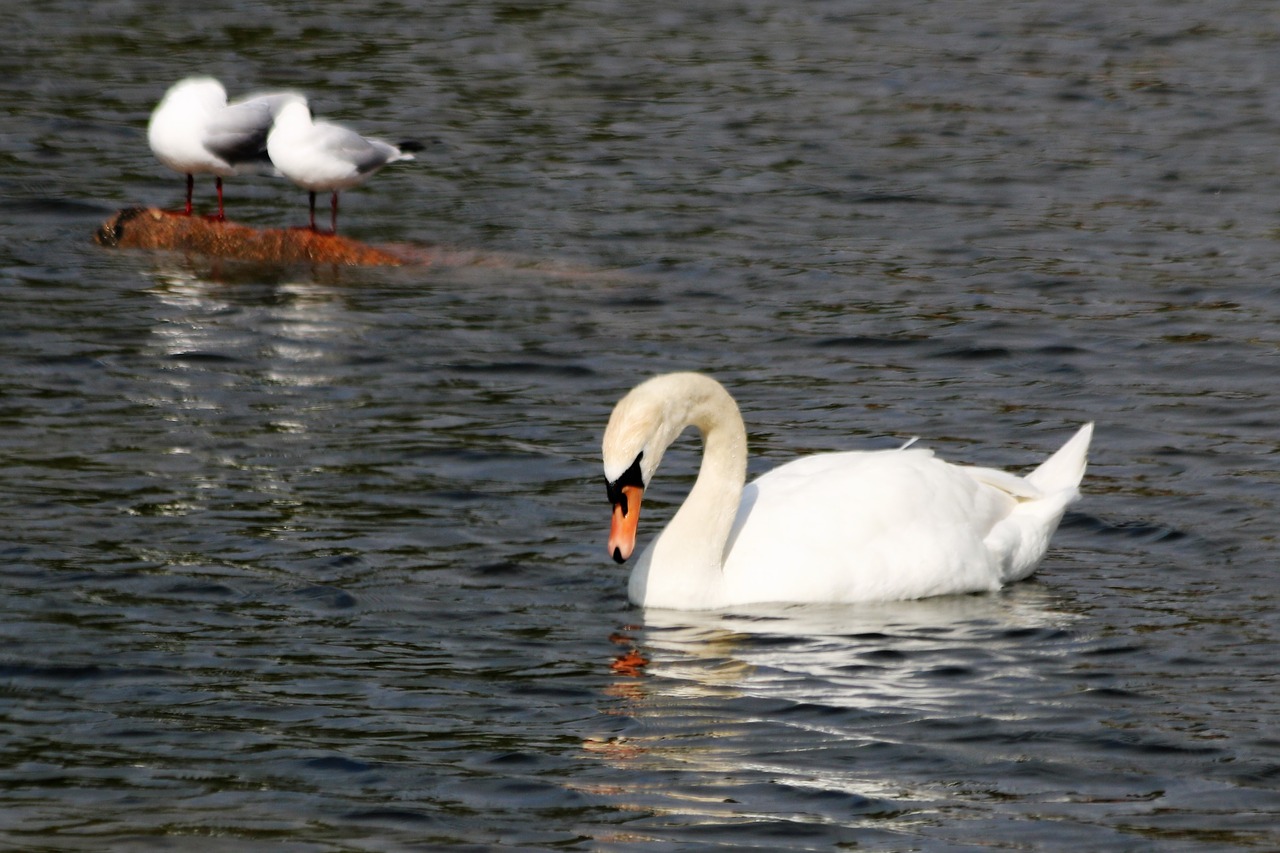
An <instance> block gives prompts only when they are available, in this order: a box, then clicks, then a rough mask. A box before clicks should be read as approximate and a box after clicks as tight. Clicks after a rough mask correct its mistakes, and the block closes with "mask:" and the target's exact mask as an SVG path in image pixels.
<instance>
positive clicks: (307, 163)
mask: <svg viewBox="0 0 1280 853" xmlns="http://www.w3.org/2000/svg"><path fill="white" fill-rule="evenodd" d="M417 147H418V146H417V144H416V143H406V142H402V143H400V145H398V146H397V145H392V144H391V143H390V142H383V141H382V140H381V139H369V138H367V137H364V136H361V135H360V134H358V133H356V132H355V131H353V130H348V129H347V128H345V127H342V126H341V125H337V124H331V123H330V122H326V121H313V120H312V118H311V110H310V109H309V108H308V107H307V104H306V103H305V102H303V101H298V102H295V103H291V104H287V105H285V107H284V108H283V109H281V110H280V113H279V115H277V116H276V120H275V125H274V126H273V127H272V129H271V134H270V136H268V137H267V152H268V153H269V154H270V155H271V162H272V163H274V164H275V166H276V168H277V169H279V170H280V174H282V175H284V176H285V177H286V178H288V179H289V180H291V181H293V182H294V183H295V184H297V185H298V186H300V187H302V188H303V189H304V190H308V191H309V192H310V199H311V228H312V230H314V229H315V227H316V193H317V192H320V191H326V192H332V193H333V201H332V211H333V213H332V217H333V218H332V227H333V230H334V231H337V229H338V191H339V190H345V189H350V188H351V187H354V186H356V185H357V184H362V183H364V182H365V181H367V180H368V179H369V178H371V177H373V174H374V173H375V172H377V171H378V170H379V169H381V168H382V167H383V166H385V165H387V164H388V163H395V162H396V161H398V160H412V159H413V155H412V154H410V153H409V152H410V151H411V150H414V149H416V148H417Z"/></svg>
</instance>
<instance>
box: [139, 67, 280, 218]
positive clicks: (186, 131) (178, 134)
mask: <svg viewBox="0 0 1280 853" xmlns="http://www.w3.org/2000/svg"><path fill="white" fill-rule="evenodd" d="M301 100H302V96H301V95H298V94H295V93H292V92H272V93H265V94H261V95H251V96H249V97H247V98H244V99H243V100H240V101H236V102H234V103H231V104H228V103H227V90H226V89H224V88H223V87H222V84H221V83H219V82H218V81H217V80H215V79H213V78H212V77H188V78H187V79H185V80H180V81H178V82H177V83H175V84H174V85H173V86H172V87H170V88H169V91H167V92H165V95H164V97H163V98H161V100H160V103H159V104H158V105H157V106H156V108H155V111H154V112H152V113H151V121H150V122H149V123H148V125H147V142H148V143H149V144H150V145H151V150H152V152H154V153H155V155H156V159H157V160H159V161H160V162H161V163H163V164H164V165H165V166H168V167H169V168H170V169H172V170H173V171H175V172H178V173H179V174H184V175H186V176H187V209H186V212H187V215H188V216H190V215H191V190H192V185H193V183H194V180H193V176H194V175H204V174H212V175H215V176H217V188H218V218H219V219H221V218H223V210H222V179H223V178H226V177H230V176H232V175H240V174H245V173H248V172H260V171H265V170H269V169H270V167H271V161H270V160H269V159H268V158H267V135H268V134H269V133H270V131H271V124H272V122H273V121H274V119H275V116H276V114H277V112H278V111H279V110H280V108H281V107H282V106H283V105H284V104H285V103H287V102H291V101H301Z"/></svg>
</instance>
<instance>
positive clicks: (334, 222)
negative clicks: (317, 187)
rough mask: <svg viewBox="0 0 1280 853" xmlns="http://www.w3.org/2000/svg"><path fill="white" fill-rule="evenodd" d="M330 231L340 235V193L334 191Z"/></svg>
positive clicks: (331, 204)
mask: <svg viewBox="0 0 1280 853" xmlns="http://www.w3.org/2000/svg"><path fill="white" fill-rule="evenodd" d="M329 204H330V215H329V230H331V231H332V232H333V233H334V234H337V233H338V191H337V190H334V191H333V201H331V202H330V203H329Z"/></svg>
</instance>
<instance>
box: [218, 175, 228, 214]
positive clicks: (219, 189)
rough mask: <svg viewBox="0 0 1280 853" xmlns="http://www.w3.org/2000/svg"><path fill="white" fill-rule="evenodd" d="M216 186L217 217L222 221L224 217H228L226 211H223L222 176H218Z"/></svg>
mask: <svg viewBox="0 0 1280 853" xmlns="http://www.w3.org/2000/svg"><path fill="white" fill-rule="evenodd" d="M216 186H217V187H218V217H217V219H218V221H219V222H222V221H223V220H224V219H226V218H227V215H226V214H225V213H223V212H222V178H218V179H217V184H216Z"/></svg>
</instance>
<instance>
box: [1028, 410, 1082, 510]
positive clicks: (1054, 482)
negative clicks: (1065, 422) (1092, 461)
mask: <svg viewBox="0 0 1280 853" xmlns="http://www.w3.org/2000/svg"><path fill="white" fill-rule="evenodd" d="M1092 438H1093V423H1092V422H1091V423H1087V424H1085V425H1084V426H1082V427H1080V429H1079V431H1077V432H1076V434H1075V435H1074V436H1072V437H1071V440H1070V441H1068V442H1067V443H1066V444H1064V445H1062V447H1060V448H1058V452H1057V453H1055V454H1053V455H1052V456H1050V457H1049V458H1048V459H1046V460H1045V461H1044V462H1041V463H1040V467H1039V468H1036V470H1034V471H1032V472H1031V473H1030V474H1028V475H1027V481H1028V482H1030V483H1031V484H1032V485H1033V486H1035V487H1036V488H1038V489H1040V490H1041V491H1043V492H1044V493H1045V494H1053V493H1054V492H1062V491H1066V490H1068V489H1071V490H1074V489H1075V488H1076V487H1077V486H1079V485H1080V481H1081V480H1082V479H1084V468H1085V465H1086V464H1087V463H1088V461H1089V440H1090V439H1092Z"/></svg>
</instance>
